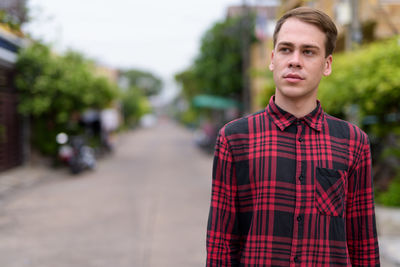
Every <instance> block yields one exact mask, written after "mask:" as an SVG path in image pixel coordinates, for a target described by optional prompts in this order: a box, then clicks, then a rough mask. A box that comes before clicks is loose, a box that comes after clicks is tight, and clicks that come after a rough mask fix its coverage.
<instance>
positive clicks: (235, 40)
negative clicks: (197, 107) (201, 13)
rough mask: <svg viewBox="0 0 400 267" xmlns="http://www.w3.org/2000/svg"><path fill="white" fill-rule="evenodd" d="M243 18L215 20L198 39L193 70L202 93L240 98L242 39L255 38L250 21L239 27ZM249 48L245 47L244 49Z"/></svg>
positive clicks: (241, 84)
mask: <svg viewBox="0 0 400 267" xmlns="http://www.w3.org/2000/svg"><path fill="white" fill-rule="evenodd" d="M244 19H245V18H244V17H235V18H227V19H226V20H225V21H223V22H218V23H216V24H215V25H214V26H213V27H212V28H211V29H209V30H208V31H207V32H206V33H205V35H204V36H203V38H202V41H201V48H200V54H199V56H198V57H197V58H196V60H195V62H194V65H193V71H194V75H195V77H196V79H197V82H198V85H199V88H200V90H201V91H202V92H203V93H207V94H213V95H220V96H230V97H233V98H236V99H238V100H239V99H240V98H241V94H242V88H243V80H242V79H243V49H246V48H245V47H243V42H242V40H243V38H248V39H250V40H251V41H252V42H254V41H255V38H254V35H253V30H252V29H253V28H254V27H253V24H254V22H253V21H252V23H251V24H250V25H248V26H247V27H248V28H243V20H244ZM248 49H249V48H248Z"/></svg>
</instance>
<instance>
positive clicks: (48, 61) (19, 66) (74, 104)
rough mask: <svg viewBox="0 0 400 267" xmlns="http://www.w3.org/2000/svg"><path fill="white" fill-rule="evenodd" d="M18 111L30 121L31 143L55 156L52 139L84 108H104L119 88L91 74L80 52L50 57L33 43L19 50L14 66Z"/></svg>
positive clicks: (87, 62)
mask: <svg viewBox="0 0 400 267" xmlns="http://www.w3.org/2000/svg"><path fill="white" fill-rule="evenodd" d="M16 73H17V75H16V78H15V83H16V87H17V89H18V90H19V96H20V103H19V111H20V112H21V113H22V114H24V115H26V116H30V117H31V118H32V121H33V144H34V145H35V146H36V147H37V148H38V149H39V150H40V151H42V152H44V153H46V154H51V153H55V145H54V144H53V143H54V142H49V140H54V137H55V135H56V133H57V132H58V131H66V130H68V128H70V129H75V128H76V127H73V126H68V125H69V124H71V122H73V120H72V119H73V115H74V114H80V113H81V112H83V111H84V110H85V109H88V108H96V109H101V108H103V107H106V106H107V105H108V104H110V102H111V101H112V100H113V99H115V98H116V97H117V96H118V88H117V87H116V86H115V85H113V84H111V83H110V82H109V81H108V80H107V79H106V78H103V77H99V76H96V75H94V74H93V73H94V70H93V63H92V62H90V61H89V60H87V59H85V58H84V57H83V56H82V55H80V54H79V53H76V52H73V51H69V52H67V53H66V54H65V55H61V56H57V55H55V54H52V53H51V51H50V48H49V47H47V46H46V45H44V44H40V43H35V44H33V45H32V46H30V47H28V48H26V49H23V50H21V51H20V53H19V56H18V61H17V63H16Z"/></svg>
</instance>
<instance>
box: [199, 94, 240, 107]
mask: <svg viewBox="0 0 400 267" xmlns="http://www.w3.org/2000/svg"><path fill="white" fill-rule="evenodd" d="M192 103H193V105H194V106H195V107H199V108H213V109H230V108H239V109H240V108H241V103H240V102H238V101H236V100H233V99H230V98H225V97H221V96H214V95H197V96H195V97H194V98H193V100H192Z"/></svg>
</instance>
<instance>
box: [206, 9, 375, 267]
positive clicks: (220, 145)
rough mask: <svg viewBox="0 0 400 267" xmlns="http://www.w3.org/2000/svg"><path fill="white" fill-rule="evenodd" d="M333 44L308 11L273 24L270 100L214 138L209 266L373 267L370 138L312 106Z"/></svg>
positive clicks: (327, 25) (317, 16)
mask: <svg viewBox="0 0 400 267" xmlns="http://www.w3.org/2000/svg"><path fill="white" fill-rule="evenodd" d="M336 37H337V30H336V27H335V25H334V23H333V22H332V20H331V19H330V18H329V17H328V16H327V15H326V14H325V13H322V12H321V11H318V10H315V9H311V8H305V7H303V8H297V9H294V10H291V11H289V12H288V13H286V14H285V15H284V16H283V17H282V18H281V19H280V20H279V21H278V23H277V25H276V29H275V33H274V50H273V52H272V56H271V65H270V70H271V71H273V76H274V81H275V84H276V90H275V95H274V96H273V97H272V98H271V99H270V102H269V105H268V106H267V108H266V109H265V110H264V111H262V112H259V113H256V114H253V115H250V116H248V117H245V118H242V119H239V120H236V121H233V122H231V123H229V124H227V125H226V126H224V127H223V128H222V129H221V130H220V133H219V136H218V140H217V145H216V150H215V158H214V166H213V184H212V199H211V208H210V214H209V222H208V231H207V266H209V267H211V266H307V267H308V266H379V250H378V241H377V235H376V227H375V214H374V204H373V188H372V178H371V155H370V149H369V141H368V137H367V135H366V134H365V133H364V132H362V131H361V130H360V129H359V128H357V127H356V126H354V125H352V124H350V123H348V122H345V121H342V120H339V119H337V118H334V117H331V116H329V115H328V114H326V113H324V112H323V110H322V108H321V106H320V103H319V102H318V101H317V89H318V85H319V82H320V80H321V78H322V76H327V75H329V74H330V73H331V66H332V52H333V50H334V47H335V43H336Z"/></svg>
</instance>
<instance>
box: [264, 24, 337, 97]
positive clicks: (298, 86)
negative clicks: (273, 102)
mask: <svg viewBox="0 0 400 267" xmlns="http://www.w3.org/2000/svg"><path fill="white" fill-rule="evenodd" d="M325 39H326V37H325V34H324V33H323V32H322V31H321V30H320V29H318V28H317V27H316V26H314V25H312V24H309V23H305V22H302V21H300V20H298V19H296V18H289V19H288V20H286V21H285V23H284V24H283V25H282V27H281V30H280V31H279V33H278V36H277V40H276V45H275V48H274V50H273V51H272V55H271V64H270V66H269V68H270V70H271V71H273V76H274V81H275V85H276V95H279V96H280V97H283V98H286V99H287V100H289V99H290V100H296V99H304V98H310V97H311V98H314V97H315V98H316V97H317V88H318V85H319V82H320V80H321V78H322V75H324V76H328V75H329V74H330V73H331V64H332V55H329V56H328V57H325Z"/></svg>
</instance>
